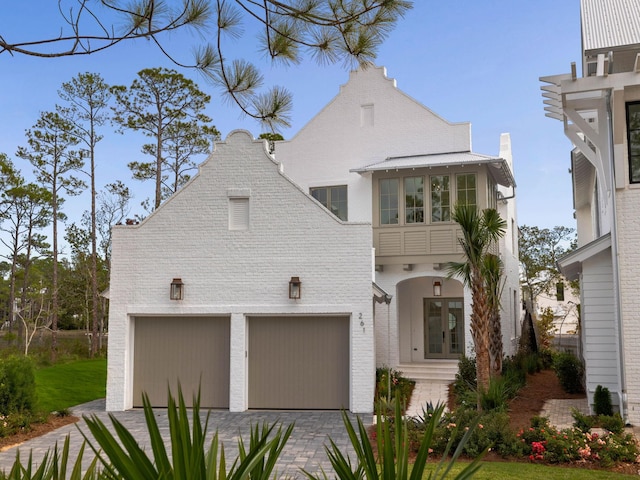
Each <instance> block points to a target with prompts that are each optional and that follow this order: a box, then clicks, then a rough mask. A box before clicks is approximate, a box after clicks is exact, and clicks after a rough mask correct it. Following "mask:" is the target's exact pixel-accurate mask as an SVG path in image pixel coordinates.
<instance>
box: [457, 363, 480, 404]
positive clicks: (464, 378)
mask: <svg viewBox="0 0 640 480" xmlns="http://www.w3.org/2000/svg"><path fill="white" fill-rule="evenodd" d="M476 376H477V375H476V359H475V358H470V357H467V356H466V355H462V356H461V357H460V360H459V361H458V373H456V379H455V381H454V383H453V389H454V391H455V393H456V395H457V396H459V397H461V396H463V395H464V394H465V393H466V392H469V391H475V390H476V387H477V378H476Z"/></svg>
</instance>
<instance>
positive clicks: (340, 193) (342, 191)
mask: <svg viewBox="0 0 640 480" xmlns="http://www.w3.org/2000/svg"><path fill="white" fill-rule="evenodd" d="M310 193H311V196H312V197H313V198H315V199H316V200H318V201H319V202H320V203H321V204H322V205H324V207H325V208H326V209H328V210H329V211H330V212H331V213H333V214H334V215H335V216H336V217H338V218H339V219H340V220H345V221H346V220H347V186H346V185H340V186H338V187H316V188H312V189H310Z"/></svg>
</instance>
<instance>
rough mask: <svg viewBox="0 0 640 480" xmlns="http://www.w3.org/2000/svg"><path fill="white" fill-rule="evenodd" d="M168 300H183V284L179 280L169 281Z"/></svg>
mask: <svg viewBox="0 0 640 480" xmlns="http://www.w3.org/2000/svg"><path fill="white" fill-rule="evenodd" d="M169 298H170V299H171V300H182V299H183V298H184V283H182V279H181V278H174V279H173V280H171V288H170V289H169Z"/></svg>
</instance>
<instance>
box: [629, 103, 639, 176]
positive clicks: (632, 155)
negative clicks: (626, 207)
mask: <svg viewBox="0 0 640 480" xmlns="http://www.w3.org/2000/svg"><path fill="white" fill-rule="evenodd" d="M627 143H628V145H629V181H630V182H631V183H640V102H634V103H627Z"/></svg>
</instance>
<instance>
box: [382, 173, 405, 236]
mask: <svg viewBox="0 0 640 480" xmlns="http://www.w3.org/2000/svg"><path fill="white" fill-rule="evenodd" d="M399 183H400V182H399V181H398V179H397V178H383V179H381V180H380V224H381V225H391V224H397V223H398V190H399V188H398V187H399Z"/></svg>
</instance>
